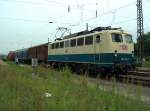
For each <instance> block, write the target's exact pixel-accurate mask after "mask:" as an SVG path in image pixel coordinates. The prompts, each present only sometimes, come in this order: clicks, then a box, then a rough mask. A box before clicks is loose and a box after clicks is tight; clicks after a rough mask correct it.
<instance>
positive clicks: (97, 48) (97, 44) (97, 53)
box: [94, 34, 101, 63]
mask: <svg viewBox="0 0 150 111" xmlns="http://www.w3.org/2000/svg"><path fill="white" fill-rule="evenodd" d="M94 38H95V43H94V47H95V48H94V51H95V54H94V56H95V57H94V60H95V63H100V62H101V51H100V48H101V36H100V35H99V34H98V35H95V37H94Z"/></svg>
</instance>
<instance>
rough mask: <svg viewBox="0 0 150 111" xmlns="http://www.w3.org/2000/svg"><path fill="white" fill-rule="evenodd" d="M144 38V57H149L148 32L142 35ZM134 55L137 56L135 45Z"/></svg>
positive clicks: (149, 38) (149, 34) (149, 37)
mask: <svg viewBox="0 0 150 111" xmlns="http://www.w3.org/2000/svg"><path fill="white" fill-rule="evenodd" d="M143 37H144V57H149V56H150V32H148V33H147V34H144V35H143ZM134 48H135V54H136V55H137V43H135V45H134Z"/></svg>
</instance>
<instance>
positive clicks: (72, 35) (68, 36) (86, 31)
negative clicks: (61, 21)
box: [58, 26, 121, 40]
mask: <svg viewBox="0 0 150 111" xmlns="http://www.w3.org/2000/svg"><path fill="white" fill-rule="evenodd" d="M118 29H121V28H111V26H108V27H96V28H94V29H93V30H91V31H88V30H85V31H81V32H77V33H74V34H70V35H67V36H64V37H63V38H62V39H68V38H73V37H77V36H81V35H87V34H91V33H94V32H101V31H106V30H118ZM58 40H59V39H58Z"/></svg>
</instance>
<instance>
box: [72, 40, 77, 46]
mask: <svg viewBox="0 0 150 111" xmlns="http://www.w3.org/2000/svg"><path fill="white" fill-rule="evenodd" d="M75 46H76V39H73V40H71V47H75Z"/></svg>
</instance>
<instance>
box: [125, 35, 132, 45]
mask: <svg viewBox="0 0 150 111" xmlns="http://www.w3.org/2000/svg"><path fill="white" fill-rule="evenodd" d="M125 40H126V43H129V44H131V43H133V40H132V36H131V35H125Z"/></svg>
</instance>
